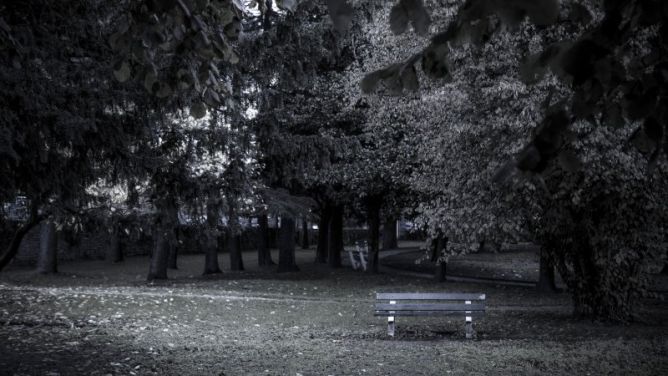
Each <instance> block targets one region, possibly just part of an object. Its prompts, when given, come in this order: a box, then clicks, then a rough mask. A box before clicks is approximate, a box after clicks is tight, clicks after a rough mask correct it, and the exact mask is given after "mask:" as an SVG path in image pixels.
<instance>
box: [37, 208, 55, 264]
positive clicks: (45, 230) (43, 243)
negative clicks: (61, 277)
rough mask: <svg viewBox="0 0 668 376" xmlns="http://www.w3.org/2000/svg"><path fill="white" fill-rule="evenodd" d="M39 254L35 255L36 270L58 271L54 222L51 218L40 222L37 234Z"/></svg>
mask: <svg viewBox="0 0 668 376" xmlns="http://www.w3.org/2000/svg"><path fill="white" fill-rule="evenodd" d="M39 235H40V236H39V254H38V256H37V272H38V273H41V274H50V273H57V272H58V239H57V237H56V224H55V223H54V222H53V221H52V220H47V221H45V222H44V223H42V228H41V229H40V234H39Z"/></svg>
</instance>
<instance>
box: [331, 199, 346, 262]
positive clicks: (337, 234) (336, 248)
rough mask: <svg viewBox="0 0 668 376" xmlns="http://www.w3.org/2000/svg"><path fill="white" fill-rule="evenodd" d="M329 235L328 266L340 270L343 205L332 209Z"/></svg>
mask: <svg viewBox="0 0 668 376" xmlns="http://www.w3.org/2000/svg"><path fill="white" fill-rule="evenodd" d="M328 235H329V237H328V239H327V243H328V244H327V245H328V246H329V247H328V249H327V261H328V262H327V264H328V265H329V266H330V267H332V268H339V267H341V252H342V251H343V207H342V206H341V205H335V206H333V207H332V218H331V220H330V222H329V234H328Z"/></svg>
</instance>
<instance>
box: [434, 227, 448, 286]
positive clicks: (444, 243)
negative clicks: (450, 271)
mask: <svg viewBox="0 0 668 376" xmlns="http://www.w3.org/2000/svg"><path fill="white" fill-rule="evenodd" d="M447 247H448V237H447V236H444V235H439V236H438V237H437V238H436V244H434V248H433V252H434V253H433V254H432V261H434V262H436V266H435V270H434V279H435V280H436V282H445V281H446V279H447V274H446V272H447V267H448V264H447V263H446V262H445V260H440V258H441V256H442V255H443V251H445V250H446V249H447Z"/></svg>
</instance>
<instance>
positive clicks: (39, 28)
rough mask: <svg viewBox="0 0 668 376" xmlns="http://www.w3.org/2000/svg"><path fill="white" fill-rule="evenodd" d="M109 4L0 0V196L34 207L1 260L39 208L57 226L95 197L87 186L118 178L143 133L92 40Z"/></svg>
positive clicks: (106, 30) (124, 90) (102, 50)
mask: <svg viewBox="0 0 668 376" xmlns="http://www.w3.org/2000/svg"><path fill="white" fill-rule="evenodd" d="M115 10H116V8H115V7H114V6H113V4H110V3H108V2H99V1H81V2H58V3H53V2H48V1H34V2H29V3H21V2H12V3H7V4H3V5H2V16H1V18H0V60H1V61H2V63H1V64H2V69H0V108H2V111H0V112H2V115H0V116H2V121H1V123H2V128H1V130H0V134H1V135H2V136H0V138H2V142H0V145H1V146H0V174H1V175H2V176H3V182H2V184H1V185H0V201H2V202H8V201H13V200H14V198H15V197H17V196H24V197H27V203H28V206H29V210H28V211H29V212H31V213H35V215H31V216H30V217H29V219H28V220H27V221H26V222H25V224H23V225H22V226H20V227H17V229H16V232H15V234H14V236H13V239H14V240H13V241H12V242H11V243H10V245H9V248H7V249H6V250H5V252H4V254H3V256H2V258H1V259H2V260H3V261H2V264H4V265H6V263H7V262H8V261H9V260H11V257H13V255H14V254H15V253H16V251H17V250H18V246H19V244H20V241H21V239H22V237H23V235H24V234H25V233H26V232H27V230H28V229H29V228H30V227H32V226H35V225H36V224H37V223H39V221H41V220H42V219H43V218H45V217H46V216H49V215H51V216H53V217H54V220H55V221H56V222H57V223H58V224H59V225H63V226H64V225H69V224H71V223H73V222H77V221H78V220H77V219H76V218H77V217H79V216H81V215H82V214H84V213H85V211H87V210H90V209H91V208H95V207H98V206H100V205H102V203H100V202H97V201H96V200H95V199H94V198H93V197H91V195H89V194H88V192H87V191H86V189H87V188H88V187H90V186H91V185H94V184H95V183H96V182H97V181H98V179H100V178H104V179H107V178H108V179H111V180H118V176H122V174H123V171H122V170H123V168H120V167H119V166H123V164H124V162H125V161H126V160H127V159H126V158H128V157H129V155H131V154H132V153H131V152H130V151H129V150H128V147H129V146H130V145H131V144H132V140H135V139H142V138H143V137H144V136H145V133H144V129H143V128H142V127H141V126H139V125H140V124H142V123H141V121H140V120H141V116H139V115H140V113H141V109H143V107H144V105H145V102H144V101H142V100H141V98H140V97H137V96H134V94H135V93H136V91H135V90H134V88H133V87H131V86H128V85H125V86H123V87H121V86H120V85H119V84H117V83H115V82H114V81H113V80H112V79H111V77H110V76H109V70H108V64H109V61H110V60H111V59H113V56H114V55H113V54H112V53H111V51H110V50H109V48H108V46H107V45H106V42H105V41H104V40H100V38H99V36H101V35H103V36H104V35H109V34H110V32H111V30H110V28H111V27H110V25H109V24H108V23H102V22H98V21H99V20H100V19H103V18H104V19H108V20H110V21H111V22H112V23H113V22H114V20H115V19H116V13H115ZM63 20H66V21H63ZM131 103H132V104H131ZM4 265H3V266H4Z"/></svg>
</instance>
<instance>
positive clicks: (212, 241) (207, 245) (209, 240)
mask: <svg viewBox="0 0 668 376" xmlns="http://www.w3.org/2000/svg"><path fill="white" fill-rule="evenodd" d="M202 243H203V245H204V274H205V275H206V274H220V273H222V272H223V271H222V270H220V265H219V264H218V237H217V236H216V235H215V234H214V233H209V234H207V236H205V238H204V239H203V242H202Z"/></svg>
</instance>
